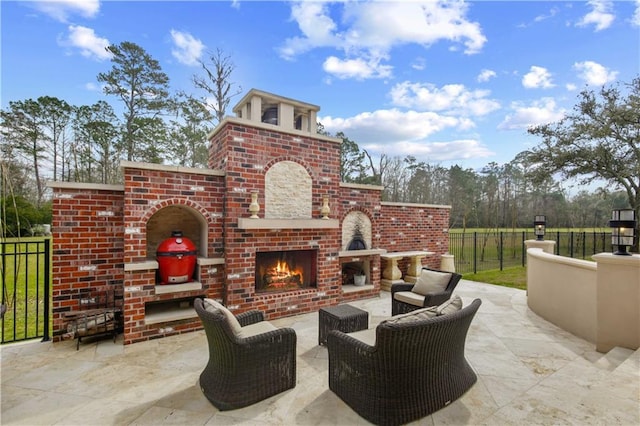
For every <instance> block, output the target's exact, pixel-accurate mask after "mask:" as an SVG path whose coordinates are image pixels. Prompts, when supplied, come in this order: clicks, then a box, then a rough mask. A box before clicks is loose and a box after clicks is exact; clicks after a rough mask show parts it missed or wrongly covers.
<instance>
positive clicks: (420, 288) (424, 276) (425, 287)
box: [411, 269, 451, 296]
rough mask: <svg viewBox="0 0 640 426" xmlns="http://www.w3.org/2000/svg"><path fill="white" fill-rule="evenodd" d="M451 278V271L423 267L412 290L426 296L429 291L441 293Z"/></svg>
mask: <svg viewBox="0 0 640 426" xmlns="http://www.w3.org/2000/svg"><path fill="white" fill-rule="evenodd" d="M450 280H451V272H438V271H431V270H428V269H423V270H422V271H421V272H420V276H419V277H418V279H417V281H416V284H415V285H414V286H413V288H412V289H411V291H413V292H414V293H418V294H421V295H423V296H426V295H427V294H429V293H440V292H442V291H444V290H445V289H446V288H447V284H449V281H450Z"/></svg>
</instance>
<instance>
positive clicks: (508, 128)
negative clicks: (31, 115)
mask: <svg viewBox="0 0 640 426" xmlns="http://www.w3.org/2000/svg"><path fill="white" fill-rule="evenodd" d="M0 14H1V26H2V28H1V36H2V41H1V42H2V53H1V55H2V56H1V59H2V63H1V72H2V74H1V94H2V99H1V105H2V107H3V108H6V107H7V105H8V103H9V101H17V100H24V99H28V98H33V99H35V98H37V97H39V96H45V95H47V96H56V97H59V98H61V99H64V100H66V101H67V102H69V103H71V104H74V105H90V104H93V103H95V102H96V101H98V100H101V99H103V100H107V101H108V102H109V103H110V104H111V105H113V106H114V107H116V106H117V105H118V103H117V100H116V99H115V98H114V97H108V96H106V95H104V94H102V92H101V88H100V86H99V84H98V82H97V80H96V76H97V75H98V73H100V72H106V71H108V70H109V69H110V68H111V64H110V62H109V56H108V55H107V53H106V51H105V49H104V48H105V46H107V45H109V44H119V43H121V42H123V41H130V42H134V43H136V44H138V45H140V46H142V47H143V48H144V49H145V50H146V51H147V52H148V53H149V54H150V55H151V56H152V57H154V58H155V59H156V60H158V61H159V62H160V64H161V66H162V68H163V70H164V71H165V72H166V73H167V75H168V76H169V78H170V85H171V88H172V89H173V90H186V91H188V92H192V93H194V94H195V93H197V92H196V91H195V89H194V88H193V85H192V83H191V77H192V76H193V75H194V74H198V73H199V72H200V69H199V65H198V63H197V59H199V58H200V59H205V60H206V58H207V55H208V53H209V52H213V51H215V50H216V49H221V50H222V51H223V52H224V53H225V54H227V55H228V56H230V58H231V60H232V62H233V63H234V65H235V71H234V74H233V78H232V80H233V82H234V83H235V84H236V85H237V86H239V87H241V88H242V94H244V93H246V92H247V91H248V90H249V89H251V88H256V89H260V90H264V91H267V92H271V93H275V94H278V95H282V96H287V97H291V98H294V99H298V100H301V101H304V102H309V103H312V104H315V105H318V106H320V108H321V110H320V112H319V121H320V122H321V123H322V124H323V125H324V126H325V129H326V130H328V131H330V132H332V133H336V132H338V131H342V132H344V133H345V135H347V136H348V137H349V138H350V139H351V140H353V141H355V142H357V143H358V145H359V146H360V147H361V148H366V149H367V150H368V151H369V152H371V153H372V154H374V155H379V154H381V153H385V154H387V155H389V156H392V157H395V156H400V157H404V156H406V155H413V156H415V157H416V158H418V159H419V160H422V161H427V162H429V163H431V164H441V165H443V166H445V167H448V166H449V165H451V164H459V165H461V166H463V167H471V168H479V167H482V166H484V165H486V164H488V163H489V162H492V161H494V162H497V163H499V164H503V163H506V162H508V161H510V160H512V159H513V158H514V156H515V155H516V154H517V153H519V152H521V151H523V150H526V149H528V148H530V147H532V146H534V145H536V144H537V143H538V142H539V140H537V139H536V138H535V137H533V136H529V135H528V134H527V132H526V129H527V127H528V126H531V125H535V124H541V123H546V122H552V121H557V120H559V119H560V118H562V117H563V115H564V114H565V113H566V112H568V111H570V110H571V109H572V107H573V106H574V105H575V104H576V102H577V96H578V94H579V92H580V90H582V89H584V88H591V89H599V88H600V87H601V86H602V85H611V84H614V83H615V82H620V83H625V82H631V80H632V79H633V78H635V77H637V76H639V74H640V1H615V2H614V1H602V0H593V1H530V2H526V1H493V2H489V1H473V2H466V3H464V2H441V1H423V2H420V1H409V0H404V1H386V2H377V1H374V2H371V1H366V2H365V1H346V2H324V1H305V2H275V1H274V2H266V1H235V2H229V1H182V2H171V1H138V2H136V1H97V0H69V1H4V0H3V1H1V3H0ZM240 97H241V96H238V97H236V98H234V99H233V100H232V101H231V104H232V105H235V103H236V102H237V101H239V99H240ZM227 113H228V114H231V111H230V110H229V111H227Z"/></svg>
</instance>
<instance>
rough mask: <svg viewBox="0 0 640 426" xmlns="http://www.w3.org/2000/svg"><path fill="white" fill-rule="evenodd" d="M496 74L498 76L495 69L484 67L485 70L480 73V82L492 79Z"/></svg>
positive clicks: (478, 78)
mask: <svg viewBox="0 0 640 426" xmlns="http://www.w3.org/2000/svg"><path fill="white" fill-rule="evenodd" d="M495 76H496V72H495V71H492V70H487V69H484V70H482V71H480V74H478V77H477V80H478V82H480V83H484V82H486V81H489V80H491V79H492V78H494V77H495Z"/></svg>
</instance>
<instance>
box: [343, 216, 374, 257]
mask: <svg viewBox="0 0 640 426" xmlns="http://www.w3.org/2000/svg"><path fill="white" fill-rule="evenodd" d="M358 228H359V231H360V235H361V236H362V239H363V240H364V242H365V244H366V245H367V249H371V248H372V244H371V241H372V235H371V220H370V219H369V216H367V215H366V214H364V213H362V212H360V211H353V212H350V213H349V214H347V215H346V216H345V218H344V220H343V221H342V250H343V251H344V250H347V249H348V248H349V243H350V242H351V239H352V238H353V236H354V234H355V232H356V230H357V229H358Z"/></svg>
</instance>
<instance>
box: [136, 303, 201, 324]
mask: <svg viewBox="0 0 640 426" xmlns="http://www.w3.org/2000/svg"><path fill="white" fill-rule="evenodd" d="M197 317H198V313H197V312H196V311H195V309H193V307H192V306H190V307H188V308H180V307H171V308H167V307H162V309H161V310H158V311H157V312H156V311H154V310H153V309H149V308H147V313H146V314H145V316H144V323H145V325H151V324H159V323H162V322H171V321H180V320H185V319H191V318H197Z"/></svg>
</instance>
